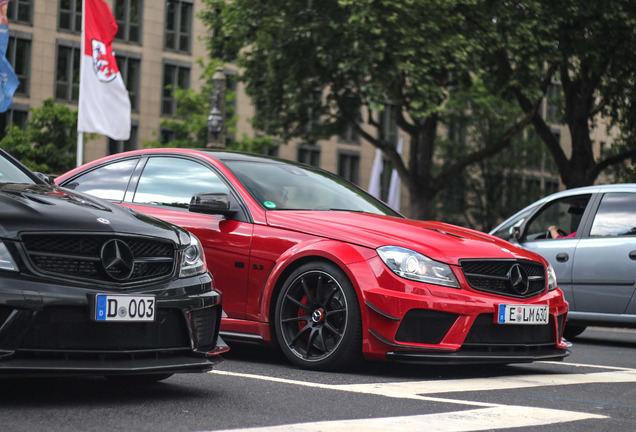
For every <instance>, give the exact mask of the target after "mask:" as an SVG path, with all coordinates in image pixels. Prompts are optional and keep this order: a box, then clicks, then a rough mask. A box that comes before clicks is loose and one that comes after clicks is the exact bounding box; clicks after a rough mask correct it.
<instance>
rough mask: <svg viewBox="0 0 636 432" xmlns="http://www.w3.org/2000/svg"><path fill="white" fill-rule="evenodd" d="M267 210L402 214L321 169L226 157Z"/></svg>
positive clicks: (239, 178) (238, 175) (237, 176)
mask: <svg viewBox="0 0 636 432" xmlns="http://www.w3.org/2000/svg"><path fill="white" fill-rule="evenodd" d="M224 163H225V165H226V166H227V167H228V169H229V170H230V171H231V172H232V174H234V176H235V177H236V178H237V179H238V180H239V181H240V182H241V183H242V184H243V186H244V187H245V188H246V189H247V190H248V191H249V193H250V194H251V195H252V197H253V198H254V199H255V200H256V201H258V202H259V203H260V204H261V205H262V206H263V207H265V208H266V209H268V210H347V211H357V212H364V213H374V214H381V215H390V216H399V214H398V213H397V212H395V211H394V210H392V209H391V208H390V207H388V206H387V205H386V204H384V203H383V202H382V201H379V200H378V199H376V198H374V197H373V196H371V195H369V194H368V193H366V192H364V191H363V190H362V189H360V188H358V187H357V186H355V185H353V184H351V183H349V182H347V181H346V180H344V179H341V178H339V177H337V176H335V175H333V174H331V173H329V172H327V171H323V170H321V169H317V168H312V167H304V166H299V165H293V164H286V163H283V162H277V161H239V160H229V161H224Z"/></svg>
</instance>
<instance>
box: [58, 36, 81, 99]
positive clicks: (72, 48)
mask: <svg viewBox="0 0 636 432" xmlns="http://www.w3.org/2000/svg"><path fill="white" fill-rule="evenodd" d="M79 74H80V44H79V42H77V43H75V42H67V41H62V42H58V45H57V65H56V68H55V99H57V100H60V101H64V102H77V101H78V99H79Z"/></svg>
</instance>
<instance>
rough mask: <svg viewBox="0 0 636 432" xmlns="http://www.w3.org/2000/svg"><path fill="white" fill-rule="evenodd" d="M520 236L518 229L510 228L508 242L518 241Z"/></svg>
mask: <svg viewBox="0 0 636 432" xmlns="http://www.w3.org/2000/svg"><path fill="white" fill-rule="evenodd" d="M520 234H521V232H520V231H519V227H516V226H511V227H510V230H509V231H508V241H509V242H511V241H513V240H514V241H515V242H517V241H519V235H520Z"/></svg>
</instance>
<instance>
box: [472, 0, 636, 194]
mask: <svg viewBox="0 0 636 432" xmlns="http://www.w3.org/2000/svg"><path fill="white" fill-rule="evenodd" d="M487 8H488V10H489V11H490V12H489V13H490V14H491V17H492V19H491V20H490V21H488V20H483V19H482V20H481V21H479V22H481V23H488V25H487V26H486V27H481V25H478V24H477V22H474V23H473V24H475V25H477V27H476V28H478V29H479V31H480V33H482V34H486V35H488V38H489V39H488V45H489V46H490V47H491V49H490V50H489V51H488V52H487V55H485V56H484V60H485V67H486V68H487V69H488V70H489V71H490V73H491V76H492V77H494V79H493V80H491V81H490V83H491V85H492V87H491V88H493V89H501V88H505V89H506V90H507V91H508V92H510V94H512V95H513V96H514V97H515V98H516V100H517V101H518V103H519V106H520V107H521V108H522V109H523V110H524V112H526V113H527V114H530V113H531V112H534V114H533V115H532V124H533V126H534V128H535V129H536V131H537V134H538V135H539V137H540V138H541V140H542V141H543V142H544V143H545V145H546V146H547V148H548V150H549V151H550V153H551V154H552V157H553V158H554V161H555V163H556V166H557V168H558V171H559V174H560V176H561V179H562V181H563V183H564V184H565V185H566V186H567V187H568V188H571V187H577V186H584V185H590V184H593V183H594V181H595V180H596V179H597V178H598V176H599V174H600V173H601V172H602V171H603V170H605V169H606V168H608V167H610V166H612V165H615V164H621V163H623V162H624V161H625V160H627V159H629V158H632V157H634V156H636V139H635V136H634V135H633V132H632V131H634V130H636V129H634V126H636V106H634V100H635V99H634V96H636V77H635V75H634V66H633V65H634V61H633V55H634V52H636V3H635V2H634V1H632V0H608V1H603V2H589V1H587V0H567V1H559V2H544V1H523V2H521V1H519V2H512V3H510V2H499V1H496V0H493V1H489V2H487ZM490 37H493V38H492V39H490ZM488 63H489V65H488ZM551 83H552V84H557V86H556V87H553V88H559V87H560V89H561V90H560V92H559V93H555V94H554V97H551V98H550V100H549V103H551V104H552V105H555V106H556V107H557V108H558V109H557V112H558V113H559V116H558V117H556V118H547V119H546V118H543V117H541V116H540V115H539V113H537V112H536V106H537V104H538V103H539V101H540V100H541V99H542V98H543V97H544V96H545V95H546V94H547V93H546V91H547V89H548V88H549V86H548V85H546V84H551ZM601 116H602V117H603V118H604V119H610V120H611V123H610V126H618V127H619V128H620V130H621V133H622V135H623V136H622V137H621V139H619V140H618V141H617V142H616V145H615V146H614V148H613V149H612V151H611V152H606V153H603V155H601V157H597V156H595V151H594V143H593V142H592V139H591V131H592V129H593V128H594V127H595V126H596V125H598V122H599V118H600V117H601ZM550 122H553V123H565V124H566V125H567V127H568V129H569V132H570V136H571V139H572V150H571V152H570V153H569V154H568V152H567V151H566V149H564V148H562V147H561V145H560V143H559V141H558V139H557V138H556V137H555V136H554V134H553V133H552V130H551V128H550V126H551V123H550Z"/></svg>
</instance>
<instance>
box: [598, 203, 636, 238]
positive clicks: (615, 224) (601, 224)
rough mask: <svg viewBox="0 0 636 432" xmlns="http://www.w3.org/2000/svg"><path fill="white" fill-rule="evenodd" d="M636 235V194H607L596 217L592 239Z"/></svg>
mask: <svg viewBox="0 0 636 432" xmlns="http://www.w3.org/2000/svg"><path fill="white" fill-rule="evenodd" d="M622 235H636V194H633V193H609V194H606V195H605V196H604V197H603V199H602V201H601V205H600V206H599V208H598V212H597V213H596V216H595V217H594V223H593V224H592V230H591V231H590V237H613V236H622Z"/></svg>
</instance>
